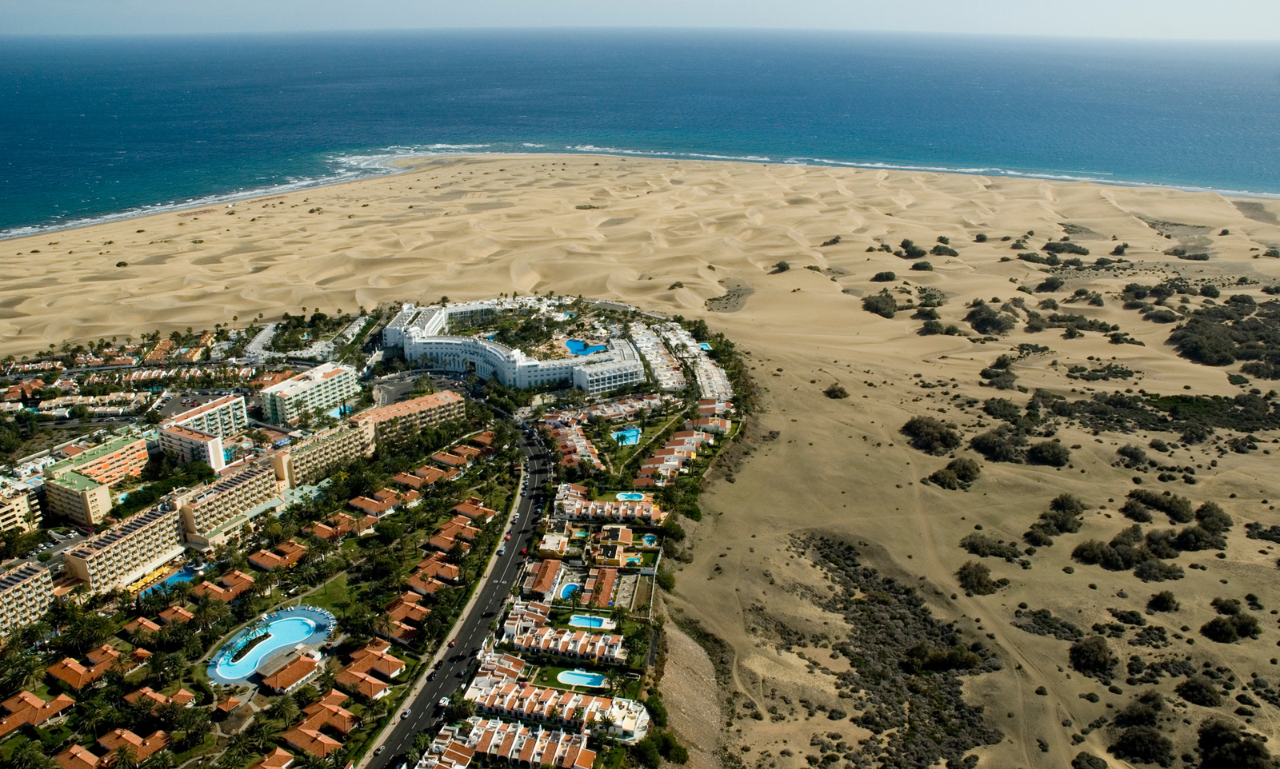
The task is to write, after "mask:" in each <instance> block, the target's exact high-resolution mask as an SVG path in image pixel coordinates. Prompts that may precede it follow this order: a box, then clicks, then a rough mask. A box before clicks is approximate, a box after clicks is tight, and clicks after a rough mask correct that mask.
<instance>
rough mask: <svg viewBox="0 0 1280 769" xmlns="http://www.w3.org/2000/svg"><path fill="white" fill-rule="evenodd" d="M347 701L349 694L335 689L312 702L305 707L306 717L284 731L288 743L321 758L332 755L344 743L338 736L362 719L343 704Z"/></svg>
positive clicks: (343, 734)
mask: <svg viewBox="0 0 1280 769" xmlns="http://www.w3.org/2000/svg"><path fill="white" fill-rule="evenodd" d="M346 701H347V695H345V694H343V693H342V692H340V691H338V690H337V689H332V690H330V691H329V693H328V694H326V695H325V696H324V698H322V699H321V700H320V701H318V702H315V703H313V704H311V705H308V706H307V708H306V709H305V710H303V711H302V712H303V715H304V716H305V718H303V719H302V721H300V722H299V723H298V724H297V725H295V726H294V727H293V728H292V729H290V730H289V731H287V732H285V733H284V735H282V739H283V740H284V742H285V744H287V745H290V746H292V747H294V748H296V749H298V750H301V751H302V752H304V753H309V754H311V755H313V756H316V757H317V758H328V757H329V754H330V753H332V752H334V751H335V750H337V749H338V748H341V747H342V740H340V739H338V738H339V737H341V738H345V737H346V736H347V735H348V734H350V733H351V731H352V730H353V729H355V728H356V726H357V725H358V724H359V723H360V719H359V718H358V717H357V716H356V715H355V714H354V713H352V712H351V711H349V710H347V709H346V708H344V707H342V703H344V702H346ZM334 735H337V737H335V736H334Z"/></svg>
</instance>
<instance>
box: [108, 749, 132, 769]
mask: <svg viewBox="0 0 1280 769" xmlns="http://www.w3.org/2000/svg"><path fill="white" fill-rule="evenodd" d="M115 756H116V760H115V763H114V764H112V766H114V767H115V769H138V757H137V756H136V755H134V752H133V751H132V750H130V749H129V747H128V746H127V745H121V746H120V747H118V748H116V753H115Z"/></svg>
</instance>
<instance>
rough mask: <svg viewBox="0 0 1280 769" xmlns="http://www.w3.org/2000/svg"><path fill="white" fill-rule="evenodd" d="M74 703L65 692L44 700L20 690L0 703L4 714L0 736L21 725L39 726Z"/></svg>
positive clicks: (1, 720)
mask: <svg viewBox="0 0 1280 769" xmlns="http://www.w3.org/2000/svg"><path fill="white" fill-rule="evenodd" d="M74 704H76V701H75V700H73V699H71V698H70V697H68V696H67V695H65V694H59V695H58V696H56V697H54V698H52V699H50V700H49V701H47V702H46V701H45V700H42V699H40V698H39V697H38V696H36V695H35V694H32V693H31V692H28V691H25V690H24V691H21V692H18V693H17V694H15V695H13V696H12V697H10V698H9V699H7V700H5V701H4V702H2V703H0V707H3V708H4V712H5V715H4V716H3V717H2V718H0V737H4V736H5V735H7V734H9V733H10V732H12V731H14V730H15V729H19V728H21V727H23V726H39V725H40V724H43V723H45V722H47V721H50V720H52V719H55V718H59V717H61V714H62V711H64V710H66V709H67V708H69V707H71V706H72V705H74Z"/></svg>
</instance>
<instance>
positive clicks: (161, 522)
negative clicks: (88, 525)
mask: <svg viewBox="0 0 1280 769" xmlns="http://www.w3.org/2000/svg"><path fill="white" fill-rule="evenodd" d="M175 496H177V495H175ZM179 555H182V520H181V516H180V515H179V513H178V506H177V505H176V504H175V503H174V501H173V499H166V500H164V501H162V502H160V503H159V504H157V505H156V506H154V507H151V508H148V509H146V510H143V511H142V512H140V513H138V514H137V515H135V516H133V517H132V518H129V519H128V520H126V521H125V522H124V523H121V524H119V525H117V526H112V527H111V528H110V529H108V530H107V531H105V532H103V533H101V534H99V535H97V536H96V537H92V538H90V539H88V540H87V541H85V542H84V543H83V544H81V545H79V546H77V547H75V548H73V549H71V550H69V551H67V553H66V555H65V561H66V565H67V571H68V572H70V573H71V574H72V575H73V576H75V577H76V578H77V579H79V580H81V581H83V582H86V583H88V585H89V589H90V590H91V591H93V592H99V593H100V592H103V591H106V590H114V589H115V588H118V587H125V586H126V585H128V584H130V583H132V582H134V581H135V580H137V579H139V578H141V577H144V576H146V575H147V574H148V573H150V572H152V571H155V570H156V569H157V568H159V567H160V566H163V565H164V564H165V563H167V562H169V561H171V560H173V559H174V558H176V557H178V556H179Z"/></svg>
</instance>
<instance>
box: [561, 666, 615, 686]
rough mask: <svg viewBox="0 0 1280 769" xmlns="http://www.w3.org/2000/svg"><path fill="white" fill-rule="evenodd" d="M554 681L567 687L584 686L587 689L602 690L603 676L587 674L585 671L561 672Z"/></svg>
mask: <svg viewBox="0 0 1280 769" xmlns="http://www.w3.org/2000/svg"><path fill="white" fill-rule="evenodd" d="M556 680H557V681H559V682H560V683H562V684H567V685H569V686H585V687H587V688H588V689H603V688H604V675H603V674H601V673H588V672H587V671H585V670H562V671H560V675H558V676H556Z"/></svg>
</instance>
